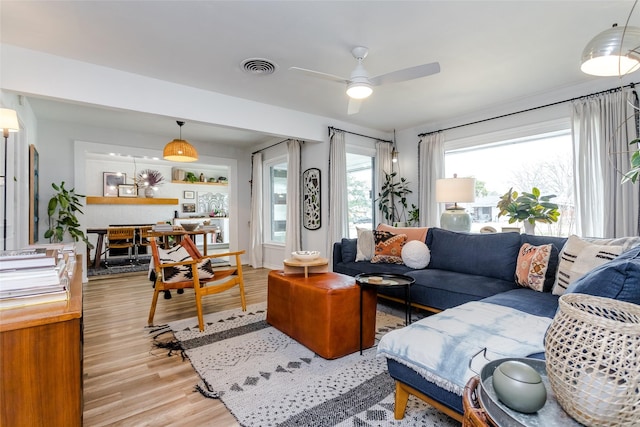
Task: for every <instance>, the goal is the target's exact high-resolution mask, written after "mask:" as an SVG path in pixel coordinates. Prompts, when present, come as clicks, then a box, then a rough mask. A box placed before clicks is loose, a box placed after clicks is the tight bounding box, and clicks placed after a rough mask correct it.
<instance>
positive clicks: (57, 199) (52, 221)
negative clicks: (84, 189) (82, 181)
mask: <svg viewBox="0 0 640 427" xmlns="http://www.w3.org/2000/svg"><path fill="white" fill-rule="evenodd" d="M51 187H53V189H54V190H55V191H56V193H55V194H54V195H53V197H51V199H49V203H48V204H47V216H48V217H49V229H48V230H47V231H46V232H45V233H44V237H45V238H46V239H49V241H51V242H55V243H58V242H63V241H64V237H65V235H67V234H68V235H69V236H71V238H72V239H73V240H74V241H75V242H77V241H79V240H82V241H83V242H85V243H86V244H87V247H88V248H89V249H92V248H93V245H92V244H91V242H89V239H88V238H87V236H86V235H85V234H84V232H83V231H82V229H81V228H80V227H81V225H80V221H79V220H78V217H76V213H81V214H83V213H84V212H82V210H81V208H82V203H81V202H80V199H81V198H84V197H86V196H84V195H82V194H76V192H75V188H72V189H71V190H67V189H66V188H64V181H62V182H61V183H60V185H56V184H55V183H51Z"/></svg>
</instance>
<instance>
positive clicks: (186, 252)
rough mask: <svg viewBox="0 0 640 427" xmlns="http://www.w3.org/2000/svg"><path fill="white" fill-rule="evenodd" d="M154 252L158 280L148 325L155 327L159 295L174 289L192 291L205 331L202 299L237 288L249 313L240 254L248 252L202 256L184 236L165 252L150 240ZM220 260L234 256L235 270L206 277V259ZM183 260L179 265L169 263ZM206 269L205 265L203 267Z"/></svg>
mask: <svg viewBox="0 0 640 427" xmlns="http://www.w3.org/2000/svg"><path fill="white" fill-rule="evenodd" d="M150 242H151V253H152V256H153V263H154V268H155V275H156V281H155V286H154V290H153V299H152V300H151V309H150V310H149V325H150V326H151V325H153V317H154V315H155V312H156V304H157V302H158V295H159V294H160V292H164V291H166V290H171V289H187V288H193V290H194V291H195V296H196V310H197V312H198V326H199V327H200V330H201V331H204V320H203V314H202V297H204V296H207V295H213V294H217V293H220V292H224V291H226V290H228V289H231V288H233V287H235V286H238V287H239V288H240V303H241V305H242V311H246V310H247V302H246V299H245V295H244V278H243V276H242V262H241V260H240V255H242V254H244V252H245V251H237V252H225V253H219V254H213V255H207V256H203V255H201V254H200V251H198V248H197V247H196V245H195V244H194V243H193V240H191V238H190V237H189V236H184V237H183V239H182V241H181V242H180V244H179V245H177V246H174V247H173V248H171V249H168V250H164V249H162V248H160V247H159V245H158V244H157V243H156V241H155V239H152V240H150ZM220 257H235V262H236V265H235V267H232V268H229V269H223V270H214V271H213V277H208V278H205V277H204V276H205V275H206V274H208V273H209V272H208V271H207V270H208V269H207V268H203V266H204V264H205V263H206V261H207V260H209V259H212V258H220ZM169 259H170V260H175V259H180V261H176V262H167V260H169ZM204 267H206V266H204Z"/></svg>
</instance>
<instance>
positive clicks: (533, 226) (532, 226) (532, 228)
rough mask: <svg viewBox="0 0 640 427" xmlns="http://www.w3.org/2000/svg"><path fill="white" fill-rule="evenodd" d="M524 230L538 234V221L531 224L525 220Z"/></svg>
mask: <svg viewBox="0 0 640 427" xmlns="http://www.w3.org/2000/svg"><path fill="white" fill-rule="evenodd" d="M523 224H524V232H525V233H527V234H536V223H535V222H534V223H533V224H531V223H530V222H529V221H524V222H523Z"/></svg>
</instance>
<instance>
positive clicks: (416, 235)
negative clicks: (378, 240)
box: [376, 223, 429, 242]
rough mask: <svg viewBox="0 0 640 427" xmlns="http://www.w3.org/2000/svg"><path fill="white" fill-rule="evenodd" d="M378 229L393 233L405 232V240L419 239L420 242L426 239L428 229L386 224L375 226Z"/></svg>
mask: <svg viewBox="0 0 640 427" xmlns="http://www.w3.org/2000/svg"><path fill="white" fill-rule="evenodd" d="M376 230H378V231H388V232H389V233H393V234H406V235H407V242H409V241H411V240H420V241H421V242H426V240H427V231H429V227H393V226H391V225H387V224H382V223H380V224H378V227H376Z"/></svg>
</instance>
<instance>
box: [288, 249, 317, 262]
mask: <svg viewBox="0 0 640 427" xmlns="http://www.w3.org/2000/svg"><path fill="white" fill-rule="evenodd" d="M291 255H292V256H293V257H294V258H295V259H297V260H298V261H313V260H314V259H316V258H318V257H319V256H320V252H319V251H295V252H291Z"/></svg>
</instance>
